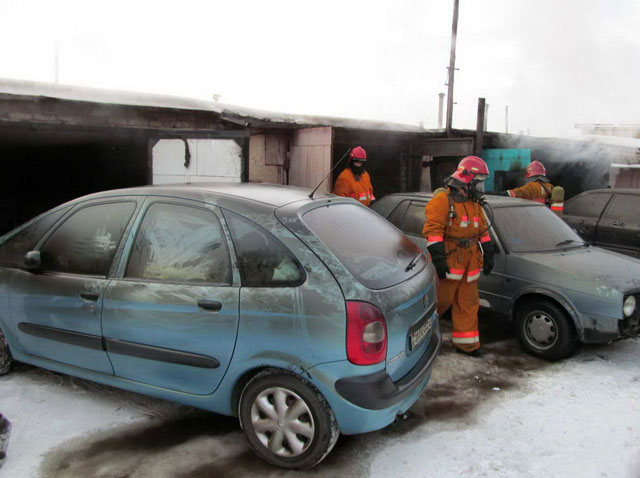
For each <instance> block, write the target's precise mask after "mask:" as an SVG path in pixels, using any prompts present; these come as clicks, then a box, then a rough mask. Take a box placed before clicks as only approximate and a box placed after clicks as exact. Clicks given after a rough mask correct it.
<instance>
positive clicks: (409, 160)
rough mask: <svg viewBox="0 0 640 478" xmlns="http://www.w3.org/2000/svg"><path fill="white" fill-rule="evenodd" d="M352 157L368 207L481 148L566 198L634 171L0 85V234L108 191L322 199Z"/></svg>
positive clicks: (250, 113)
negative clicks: (181, 189) (231, 185)
mask: <svg viewBox="0 0 640 478" xmlns="http://www.w3.org/2000/svg"><path fill="white" fill-rule="evenodd" d="M483 123H484V122H483V121H482V118H479V121H478V124H480V125H482V124H483ZM356 145H361V146H363V147H364V148H365V149H366V150H367V153H368V155H369V158H370V161H369V162H368V164H367V170H368V171H369V172H370V174H371V177H372V180H373V184H374V190H375V194H376V197H377V198H381V197H383V196H384V195H386V194H388V193H391V192H398V191H416V190H431V189H435V188H436V187H438V186H440V185H442V181H443V180H444V178H446V177H447V176H448V175H450V174H451V173H452V172H453V171H454V170H455V167H456V165H457V163H458V161H459V159H460V158H461V157H463V156H465V155H469V154H477V155H482V151H483V148H484V149H492V151H491V154H493V155H494V156H496V157H497V158H498V163H500V161H501V159H500V158H503V157H505V158H506V157H507V156H508V155H509V154H510V153H509V152H508V150H511V152H512V153H513V152H515V150H516V149H517V150H518V151H525V150H530V155H529V154H528V153H527V155H526V157H527V158H530V159H537V160H540V161H543V162H544V163H545V165H547V168H548V171H549V172H550V177H551V180H552V181H553V182H554V184H561V185H565V184H566V185H565V188H567V192H568V197H570V196H572V195H574V194H577V193H578V192H580V191H582V190H584V189H592V188H596V187H606V185H607V184H608V182H609V164H611V163H630V162H637V160H634V158H635V157H637V154H636V153H637V149H629V148H619V147H614V146H612V145H602V144H599V145H598V147H597V148H594V147H593V145H589V144H587V143H584V142H579V141H568V140H558V139H549V138H533V137H526V136H520V135H508V134H499V133H493V132H484V131H481V130H477V131H474V130H453V131H451V133H450V135H449V136H447V135H446V132H445V131H444V130H425V129H423V128H421V127H419V126H413V125H405V124H395V123H386V122H379V121H368V120H355V119H347V118H333V117H321V116H309V115H289V114H283V113H274V112H266V111H259V110H253V109H248V108H242V107H238V106H231V105H225V104H221V103H217V102H214V101H205V100H197V99H189V98H178V97H172V96H163V95H154V94H145V93H133V92H121V91H110V90H100V89H93V88H84V87H71V86H63V85H58V84H50V83H37V82H29V81H21V80H7V79H0V167H1V169H0V171H1V174H0V234H2V233H4V232H6V231H8V230H10V229H11V228H13V227H14V226H16V225H19V224H21V223H22V222H24V221H26V220H28V219H30V218H31V217H33V216H35V215H37V214H39V213H41V212H43V211H45V210H47V209H49V208H51V207H53V206H55V205H57V204H60V203H62V202H64V201H67V200H69V199H72V198H75V197H78V196H80V195H83V194H88V193H92V192H97V191H102V190H106V189H113V188H124V187H131V186H139V185H146V184H166V183H175V182H202V181H207V182H210V181H236V182H239V181H251V182H269V183H276V184H288V185H293V186H304V187H311V188H313V187H315V186H317V185H318V184H319V183H320V182H321V181H322V180H323V178H325V177H326V176H327V175H329V177H328V179H327V180H326V181H325V182H324V183H323V184H322V186H321V190H323V191H330V190H331V189H332V185H333V180H334V179H335V178H336V177H337V175H338V174H339V173H340V171H341V170H342V169H343V167H344V166H346V162H345V163H344V164H343V165H342V164H341V165H338V167H336V168H335V170H334V171H333V173H332V174H329V173H330V171H331V168H332V167H334V166H335V165H336V163H337V162H338V161H339V160H340V158H341V157H342V156H343V155H344V154H345V152H346V151H347V150H348V149H349V148H351V147H353V146H356ZM500 149H502V150H504V151H497V150H500ZM525 152H526V151H525ZM518 154H520V153H518ZM523 157H524V156H523ZM503 162H504V161H503ZM576 165H580V166H581V167H579V168H576V167H575V166H576ZM508 169H509V171H506V172H505V173H504V174H501V177H502V178H503V181H502V183H503V184H501V186H502V187H513V186H516V185H517V181H518V180H521V179H522V178H523V177H524V169H523V168H522V167H520V168H519V171H520V173H518V172H517V171H516V172H514V171H511V166H509V168H508ZM585 171H588V173H589V174H585ZM507 173H508V174H507ZM521 176H522V178H521ZM505 178H506V179H505ZM507 179H508V180H512V181H513V184H510V183H508V181H506V180H507ZM496 186H497V184H496ZM567 186H568V187H567Z"/></svg>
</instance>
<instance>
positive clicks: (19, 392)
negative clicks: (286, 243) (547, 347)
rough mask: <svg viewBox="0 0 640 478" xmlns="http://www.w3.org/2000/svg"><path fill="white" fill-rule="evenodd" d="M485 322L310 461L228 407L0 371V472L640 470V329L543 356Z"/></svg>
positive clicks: (517, 473) (112, 477) (532, 473)
mask: <svg viewBox="0 0 640 478" xmlns="http://www.w3.org/2000/svg"><path fill="white" fill-rule="evenodd" d="M482 324H483V326H482V332H481V334H482V337H483V340H484V342H485V346H486V348H487V349H488V350H489V351H490V353H489V354H488V355H487V356H486V357H484V358H482V359H473V358H468V357H463V356H460V355H459V354H454V353H451V352H450V348H449V344H446V343H445V346H444V348H443V352H442V354H441V356H440V357H439V359H438V362H437V365H436V368H435V369H434V374H433V379H432V382H431V384H430V386H429V388H428V389H427V391H426V392H425V393H424V395H423V396H422V397H421V399H420V400H419V401H418V402H417V403H416V404H415V405H414V407H413V408H412V409H411V413H410V414H409V416H408V417H407V418H406V419H404V420H399V421H397V422H396V423H395V424H393V425H391V426H389V427H387V428H386V429H384V430H381V431H378V432H374V433H368V434H365V435H359V436H352V437H341V438H340V440H339V441H338V443H337V445H336V447H335V449H334V450H333V452H332V453H331V454H330V455H329V456H328V457H327V459H326V460H325V461H324V462H323V463H321V464H320V465H319V466H318V467H316V468H315V469H313V470H311V471H309V472H306V473H298V472H286V471H283V470H279V469H276V468H273V467H271V466H269V465H266V464H264V463H263V462H261V461H260V460H259V459H257V458H256V457H254V455H253V454H252V453H251V451H250V450H249V448H248V445H247V444H246V443H245V441H244V438H243V437H242V435H241V432H240V429H239V426H238V424H237V422H236V420H235V419H231V418H227V417H221V416H218V415H213V414H210V413H205V412H202V411H198V410H194V409H191V408H188V407H183V406H179V405H175V404H172V403H169V402H164V401H161V400H155V399H150V398H147V397H144V396H141V395H137V394H133V393H128V392H123V391H119V390H116V389H112V388H109V387H104V386H101V385H96V384H93V383H91V382H87V381H84V380H80V379H76V378H71V377H67V376H63V375H59V374H56V373H52V372H48V371H45V370H41V369H37V368H33V367H30V366H26V365H18V366H16V367H15V368H14V370H13V371H12V372H11V373H10V374H9V375H8V376H5V377H2V378H0V412H1V413H3V414H5V415H6V416H7V417H8V418H9V419H10V420H11V421H12V423H13V429H12V434H11V439H10V443H9V448H8V458H7V461H6V462H5V464H4V466H3V467H2V468H1V469H0V477H3V478H4V477H7V478H32V477H38V476H42V477H47V478H49V477H51V478H66V477H69V478H71V477H74V478H77V477H83V478H94V477H95V478H98V477H99V478H124V477H131V478H146V477H153V478H165V477H166V478H168V477H171V478H200V477H209V476H211V477H223V476H261V477H271V476H273V477H279V476H286V477H290V476H323V477H324V476H331V477H336V476H340V477H342V476H368V477H385V478H386V477H394V476H411V477H419V476H425V477H429V476H434V477H435V476H437V477H567V476H576V477H616V478H619V477H629V478H640V366H639V363H640V340H626V341H621V342H616V343H613V344H609V345H604V346H595V347H594V346H591V347H583V348H581V349H580V350H579V352H578V353H577V354H576V355H575V356H573V357H571V358H570V359H568V360H565V361H563V362H560V363H555V364H550V363H547V362H543V361H540V360H537V359H535V358H532V357H530V356H528V355H525V354H524V353H523V352H521V350H520V349H519V346H518V345H517V344H516V342H515V340H513V339H512V338H511V334H510V333H509V332H508V329H507V328H506V327H505V325H504V324H503V323H502V322H500V321H496V320H495V319H490V318H485V319H484V320H483V321H482ZM446 326H447V324H446V323H445V328H446ZM446 335H447V334H446Z"/></svg>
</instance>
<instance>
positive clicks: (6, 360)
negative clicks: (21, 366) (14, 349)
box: [0, 329, 13, 376]
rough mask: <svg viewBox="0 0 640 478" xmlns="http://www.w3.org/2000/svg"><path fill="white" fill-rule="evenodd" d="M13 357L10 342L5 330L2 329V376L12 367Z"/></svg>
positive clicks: (0, 361)
mask: <svg viewBox="0 0 640 478" xmlns="http://www.w3.org/2000/svg"><path fill="white" fill-rule="evenodd" d="M12 363H13V358H12V357H11V351H10V350H9V344H8V343H7V339H6V338H5V336H4V332H2V329H0V376H1V375H6V374H8V373H9V370H10V369H11V364H12Z"/></svg>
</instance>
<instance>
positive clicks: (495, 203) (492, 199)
mask: <svg viewBox="0 0 640 478" xmlns="http://www.w3.org/2000/svg"><path fill="white" fill-rule="evenodd" d="M388 196H390V197H397V198H399V199H400V198H402V199H411V198H415V199H422V200H428V199H431V198H432V197H433V192H431V191H418V192H406V193H392V194H389V195H388ZM485 199H486V200H487V203H489V206H491V207H493V208H496V207H510V206H544V205H543V204H540V203H538V202H535V201H530V200H528V199H518V198H511V197H507V196H492V195H490V194H487V195H486V196H485Z"/></svg>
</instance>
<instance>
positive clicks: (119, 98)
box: [0, 78, 435, 133]
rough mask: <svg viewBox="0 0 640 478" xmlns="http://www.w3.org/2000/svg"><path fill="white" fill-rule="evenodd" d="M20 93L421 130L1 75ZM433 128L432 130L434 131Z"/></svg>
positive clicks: (240, 117) (226, 115)
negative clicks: (15, 78)
mask: <svg viewBox="0 0 640 478" xmlns="http://www.w3.org/2000/svg"><path fill="white" fill-rule="evenodd" d="M3 95H9V96H20V97H33V98H38V97H40V98H55V99H59V100H68V101H86V102H91V103H103V104H114V105H125V106H140V107H151V108H169V109H182V110H197V111H209V112H212V113H214V114H217V115H220V116H221V117H222V118H223V119H225V120H227V121H230V122H234V123H238V124H242V125H243V126H255V127H260V126H265V123H267V124H269V125H270V126H277V125H278V124H280V125H282V126H283V127H295V126H300V127H303V126H332V127H336V128H350V129H367V130H379V131H390V132H402V133H424V132H427V131H428V130H425V129H423V128H421V127H419V126H413V125H408V124H401V123H389V122H385V121H373V120H359V119H353V118H337V117H331V116H312V115H296V114H290V113H279V112H273V111H263V110H258V109H252V108H245V107H243V106H237V105H229V104H225V103H218V102H215V101H207V100H200V99H196V98H184V97H179V96H170V95H159V94H154V93H141V92H132V91H116V90H107V89H101V88H89V87H84V86H70V85H60V84H56V83H43V82H36V81H27V80H14V79H7V78H0V96H3ZM434 131H435V130H434Z"/></svg>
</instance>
